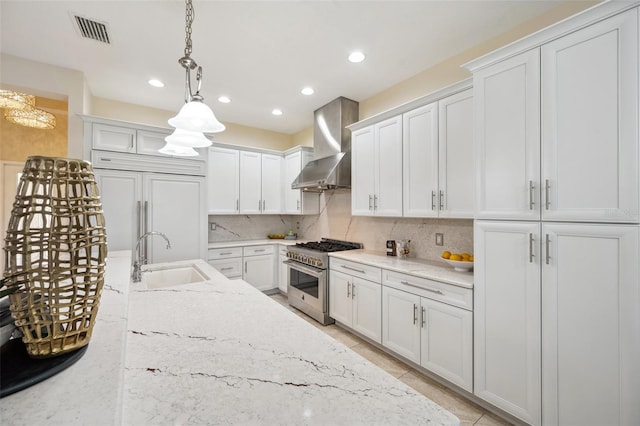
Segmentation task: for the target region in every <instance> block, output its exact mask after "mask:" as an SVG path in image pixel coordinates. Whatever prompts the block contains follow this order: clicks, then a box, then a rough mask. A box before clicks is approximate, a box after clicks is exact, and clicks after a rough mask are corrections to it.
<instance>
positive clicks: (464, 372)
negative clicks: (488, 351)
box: [420, 298, 473, 392]
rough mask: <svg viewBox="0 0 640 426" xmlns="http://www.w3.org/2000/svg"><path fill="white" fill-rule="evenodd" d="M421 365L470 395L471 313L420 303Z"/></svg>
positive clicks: (445, 306) (471, 377) (424, 299)
mask: <svg viewBox="0 0 640 426" xmlns="http://www.w3.org/2000/svg"><path fill="white" fill-rule="evenodd" d="M421 305H422V306H421V313H420V319H421V338H420V345H421V349H420V359H421V360H420V364H421V365H422V366H423V367H425V368H426V369H428V370H431V371H433V372H434V373H436V374H438V375H440V376H442V377H444V378H445V379H447V380H449V381H451V382H452V383H455V384H456V385H458V386H460V387H461V388H463V389H465V390H467V391H469V392H473V347H472V346H473V313H472V312H471V311H466V310H464V309H460V308H456V307H453V306H450V305H447V304H444V303H440V302H436V301H433V300H430V299H426V298H422V300H421Z"/></svg>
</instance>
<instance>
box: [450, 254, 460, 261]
mask: <svg viewBox="0 0 640 426" xmlns="http://www.w3.org/2000/svg"><path fill="white" fill-rule="evenodd" d="M449 260H457V261H461V260H462V256H460V255H459V254H457V253H454V254H452V255H451V256H450V257H449Z"/></svg>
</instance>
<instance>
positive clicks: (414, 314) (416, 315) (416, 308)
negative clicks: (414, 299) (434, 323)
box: [413, 303, 418, 324]
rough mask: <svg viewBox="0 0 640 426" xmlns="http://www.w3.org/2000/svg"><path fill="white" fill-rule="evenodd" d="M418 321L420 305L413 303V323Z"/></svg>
mask: <svg viewBox="0 0 640 426" xmlns="http://www.w3.org/2000/svg"><path fill="white" fill-rule="evenodd" d="M417 321H418V305H416V304H415V303H414V304H413V324H415V323H416V322H417Z"/></svg>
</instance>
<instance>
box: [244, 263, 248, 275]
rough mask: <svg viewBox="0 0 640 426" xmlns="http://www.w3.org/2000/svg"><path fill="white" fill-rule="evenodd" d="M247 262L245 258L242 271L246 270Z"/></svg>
mask: <svg viewBox="0 0 640 426" xmlns="http://www.w3.org/2000/svg"><path fill="white" fill-rule="evenodd" d="M247 263H248V262H247V261H246V260H245V261H244V272H247Z"/></svg>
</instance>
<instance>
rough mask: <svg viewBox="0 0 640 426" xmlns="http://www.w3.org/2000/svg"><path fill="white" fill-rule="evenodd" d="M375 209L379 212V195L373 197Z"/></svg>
mask: <svg viewBox="0 0 640 426" xmlns="http://www.w3.org/2000/svg"><path fill="white" fill-rule="evenodd" d="M373 209H374V210H378V196H377V195H374V196H373Z"/></svg>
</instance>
